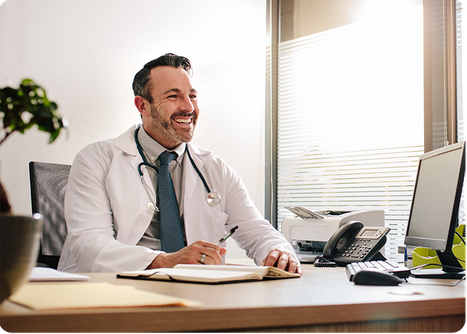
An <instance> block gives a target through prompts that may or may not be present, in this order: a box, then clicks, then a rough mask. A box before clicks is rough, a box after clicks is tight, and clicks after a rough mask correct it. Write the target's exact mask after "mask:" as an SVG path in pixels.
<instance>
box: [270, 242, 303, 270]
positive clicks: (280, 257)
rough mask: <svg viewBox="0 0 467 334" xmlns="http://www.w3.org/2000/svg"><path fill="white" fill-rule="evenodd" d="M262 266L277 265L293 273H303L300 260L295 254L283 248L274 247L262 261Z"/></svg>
mask: <svg viewBox="0 0 467 334" xmlns="http://www.w3.org/2000/svg"><path fill="white" fill-rule="evenodd" d="M261 265H262V266H268V267H277V268H279V269H283V270H285V271H288V272H291V273H298V274H300V275H301V274H302V268H301V266H300V262H298V261H297V259H296V258H295V256H293V255H292V254H290V253H289V252H287V251H284V250H281V249H277V248H276V249H273V250H272V251H270V252H269V254H268V256H266V258H265V259H264V260H263V261H262V262H261Z"/></svg>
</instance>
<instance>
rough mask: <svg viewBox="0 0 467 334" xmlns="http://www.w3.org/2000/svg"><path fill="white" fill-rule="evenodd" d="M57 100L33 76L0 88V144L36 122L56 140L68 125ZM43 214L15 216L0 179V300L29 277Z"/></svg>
mask: <svg viewBox="0 0 467 334" xmlns="http://www.w3.org/2000/svg"><path fill="white" fill-rule="evenodd" d="M57 108H58V107H57V104H56V103H55V102H52V101H49V99H48V98H47V95H46V93H45V90H44V89H43V88H42V87H40V86H38V85H37V84H35V83H34V81H32V80H31V79H24V80H23V81H22V82H21V84H20V85H19V88H18V89H15V88H11V87H5V88H1V89H0V115H1V117H2V123H3V128H2V129H1V131H0V145H1V144H3V143H4V142H5V140H6V139H7V138H8V137H9V136H11V135H12V134H13V133H15V132H19V133H24V132H25V131H26V130H28V129H30V128H32V127H33V126H34V125H37V127H38V128H39V130H41V131H45V132H48V133H49V134H50V140H49V142H53V141H55V139H57V137H58V135H59V134H60V131H61V130H62V129H64V128H65V127H66V121H64V120H63V119H62V118H61V117H60V116H59V115H58V113H57ZM41 228H42V217H41V216H40V215H38V214H36V215H34V216H15V215H13V214H12V213H11V207H10V204H9V203H8V199H7V195H6V192H5V190H4V188H3V186H2V184H1V182H0V285H1V286H0V292H1V294H0V303H1V302H2V301H3V300H4V299H6V298H8V297H9V296H10V295H11V294H13V293H15V292H16V291H17V290H18V289H19V288H20V287H21V285H22V284H23V283H24V282H26V281H27V280H28V277H29V272H30V271H31V268H32V267H33V266H34V264H35V263H36V261H35V260H36V258H37V253H38V250H39V241H40V234H41V233H40V232H41Z"/></svg>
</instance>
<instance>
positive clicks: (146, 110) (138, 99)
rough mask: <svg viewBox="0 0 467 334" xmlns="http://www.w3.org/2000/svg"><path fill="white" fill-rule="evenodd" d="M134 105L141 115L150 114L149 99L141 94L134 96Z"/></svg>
mask: <svg viewBox="0 0 467 334" xmlns="http://www.w3.org/2000/svg"><path fill="white" fill-rule="evenodd" d="M135 106H136V108H137V109H138V111H139V113H140V114H141V116H146V117H147V116H150V115H151V105H150V104H149V101H148V100H146V99H145V98H144V97H142V96H139V95H138V96H135Z"/></svg>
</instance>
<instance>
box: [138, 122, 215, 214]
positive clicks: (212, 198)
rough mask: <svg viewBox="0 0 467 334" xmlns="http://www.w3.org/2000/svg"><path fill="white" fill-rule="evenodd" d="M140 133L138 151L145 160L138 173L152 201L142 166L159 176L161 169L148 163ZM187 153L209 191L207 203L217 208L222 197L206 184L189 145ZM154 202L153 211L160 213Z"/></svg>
mask: <svg viewBox="0 0 467 334" xmlns="http://www.w3.org/2000/svg"><path fill="white" fill-rule="evenodd" d="M138 131H139V128H137V129H136V130H135V143H136V147H137V149H138V152H139V154H140V156H141V158H142V159H143V162H141V163H140V164H139V165H138V173H139V176H140V179H141V182H142V183H143V186H144V189H145V191H146V194H147V196H148V198H149V199H150V200H151V201H152V197H151V196H150V194H149V190H148V186H147V184H146V182H145V181H144V177H143V171H142V170H141V167H142V166H146V167H149V168H151V169H152V170H153V171H155V172H156V173H157V174H158V173H159V169H158V168H157V167H156V166H154V165H152V164H150V163H149V162H148V160H147V159H146V156H145V155H144V152H143V148H142V146H141V144H140V142H139V140H138ZM185 152H186V153H187V154H188V158H189V159H190V162H191V165H192V166H193V168H194V169H195V171H196V173H197V174H198V176H199V178H200V179H201V181H202V182H203V185H204V188H206V191H207V196H206V201H207V203H208V205H210V206H216V205H217V204H219V203H220V200H221V199H220V195H219V194H218V193H216V192H212V191H211V189H210V188H209V185H208V183H207V182H206V179H205V178H204V176H203V174H202V173H201V171H200V170H199V169H198V167H197V166H196V164H195V162H194V160H193V158H192V156H191V153H190V150H189V149H188V144H185ZM153 202H154V203H150V204H152V206H153V207H154V209H155V210H153V209H151V210H153V211H157V212H159V209H158V208H157V206H156V202H155V201H153ZM148 207H149V204H148Z"/></svg>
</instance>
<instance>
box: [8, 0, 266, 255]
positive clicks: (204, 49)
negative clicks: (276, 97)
mask: <svg viewBox="0 0 467 334" xmlns="http://www.w3.org/2000/svg"><path fill="white" fill-rule="evenodd" d="M265 6H266V1H265V0H131V1H130V0H6V1H5V2H3V3H2V4H1V6H0V87H4V86H6V85H9V86H13V87H17V86H18V84H19V82H20V81H21V79H23V78H25V77H28V78H32V79H33V80H35V81H36V82H37V83H38V84H39V85H42V86H43V87H44V88H45V89H46V91H47V94H48V97H49V99H51V100H52V101H55V102H57V103H58V105H59V112H60V113H61V114H62V115H64V116H66V118H67V119H68V121H69V123H70V127H69V133H68V136H66V135H61V136H60V137H59V139H58V140H57V141H56V142H55V143H53V144H47V143H48V135H47V134H45V133H41V132H39V131H38V130H35V129H34V130H31V131H30V132H27V133H26V134H25V135H21V134H14V135H12V136H11V137H10V138H9V139H8V140H7V141H6V142H5V143H4V144H3V145H2V146H1V147H0V163H1V169H0V177H1V180H2V182H3V184H4V186H5V188H6V190H7V192H8V195H9V200H10V202H11V204H12V207H13V212H14V213H16V214H30V213H31V206H30V191H29V176H28V175H29V174H28V162H29V161H31V160H36V161H47V162H59V163H68V164H71V162H72V161H73V157H74V156H75V154H76V153H77V152H78V151H79V150H80V149H81V148H82V147H83V146H85V145H86V144H88V143H91V142H94V141H97V140H103V139H107V138H111V137H115V136H117V135H119V134H120V133H122V132H123V131H125V130H126V129H127V128H128V127H130V126H131V125H132V124H134V123H135V122H138V120H139V114H138V112H137V110H136V108H135V107H134V105H133V94H132V90H131V83H132V80H133V76H134V74H135V73H136V72H137V71H138V70H139V69H140V68H141V67H142V66H143V65H144V64H145V63H146V62H147V61H149V60H151V59H153V58H156V57H158V56H160V55H162V54H164V53H166V52H173V53H177V54H180V55H183V56H186V57H188V58H190V60H191V61H192V63H193V67H194V83H195V86H196V88H197V90H198V91H199V92H200V94H199V101H200V106H201V118H200V120H199V123H198V127H197V131H196V135H195V138H194V140H193V142H194V143H195V144H197V145H199V146H201V147H204V148H207V149H210V150H212V151H213V152H214V153H216V154H218V155H219V156H221V157H222V158H223V159H225V160H226V161H227V162H228V163H229V164H230V165H231V166H232V167H234V168H235V169H236V170H237V171H238V172H239V173H240V175H241V176H242V178H243V180H244V182H245V184H246V186H247V188H248V190H249V191H250V195H251V197H252V198H253V201H254V202H255V204H256V205H257V207H258V208H259V209H260V211H261V212H263V206H264V158H263V157H264V78H265V74H264V68H265V61H264V60H265V45H264V41H265V26H266V24H265V17H266V8H265ZM230 253H232V252H230ZM231 255H232V254H231Z"/></svg>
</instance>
